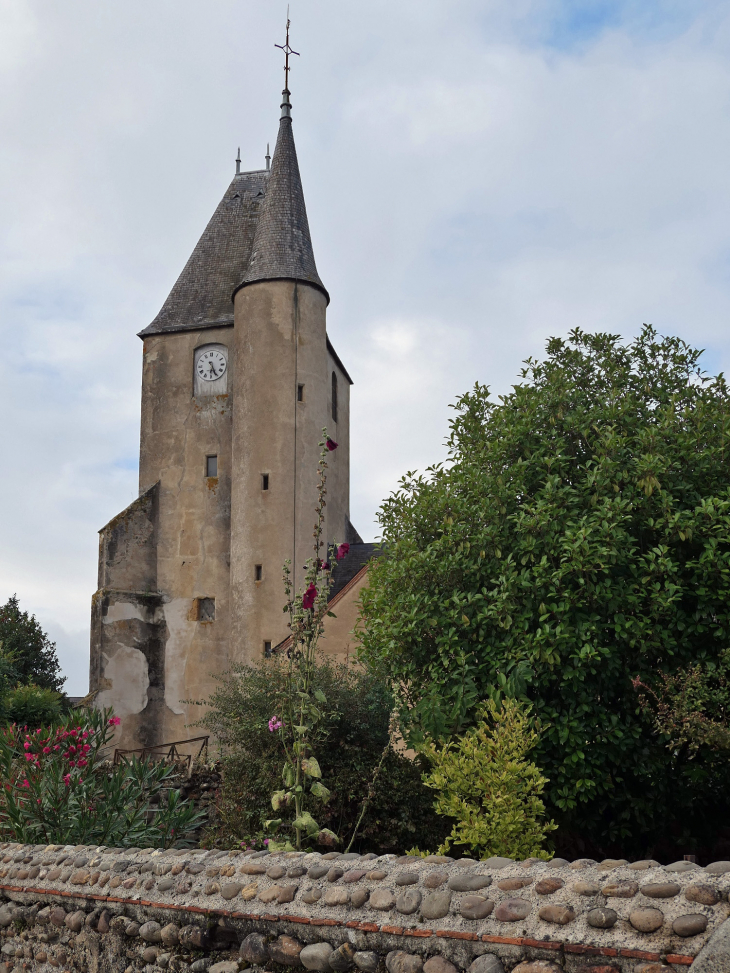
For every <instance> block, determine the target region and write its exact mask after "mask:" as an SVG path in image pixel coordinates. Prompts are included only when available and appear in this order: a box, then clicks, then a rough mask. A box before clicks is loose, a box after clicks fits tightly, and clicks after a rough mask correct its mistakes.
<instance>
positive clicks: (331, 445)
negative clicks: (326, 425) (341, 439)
mask: <svg viewBox="0 0 730 973" xmlns="http://www.w3.org/2000/svg"><path fill="white" fill-rule="evenodd" d="M327 449H328V450H329V451H330V453H331V452H333V451H334V450H335V449H337V443H336V442H335V441H334V439H330V438H329V436H328V437H327Z"/></svg>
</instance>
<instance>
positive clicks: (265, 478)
mask: <svg viewBox="0 0 730 973" xmlns="http://www.w3.org/2000/svg"><path fill="white" fill-rule="evenodd" d="M261 489H262V490H268V489H269V474H268V473H262V474H261Z"/></svg>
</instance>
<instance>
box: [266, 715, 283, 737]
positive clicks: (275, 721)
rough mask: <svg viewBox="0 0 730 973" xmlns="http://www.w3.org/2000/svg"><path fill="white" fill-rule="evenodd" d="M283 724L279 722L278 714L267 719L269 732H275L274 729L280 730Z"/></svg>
mask: <svg viewBox="0 0 730 973" xmlns="http://www.w3.org/2000/svg"><path fill="white" fill-rule="evenodd" d="M283 725H284V724H283V723H282V722H281V720H280V719H279V717H278V716H272V717H271V719H270V720H269V732H270V733H275V732H276V730H280V729H281V728H282V726H283Z"/></svg>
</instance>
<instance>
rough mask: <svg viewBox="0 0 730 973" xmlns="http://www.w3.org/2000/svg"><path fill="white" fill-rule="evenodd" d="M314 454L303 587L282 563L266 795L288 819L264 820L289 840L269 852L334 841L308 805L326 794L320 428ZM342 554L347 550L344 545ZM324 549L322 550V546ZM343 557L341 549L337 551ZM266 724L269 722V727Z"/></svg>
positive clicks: (327, 449) (327, 568) (328, 444)
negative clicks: (279, 677)
mask: <svg viewBox="0 0 730 973" xmlns="http://www.w3.org/2000/svg"><path fill="white" fill-rule="evenodd" d="M319 447H320V454H319V464H318V467H317V472H318V487H317V505H316V507H315V512H316V514H315V524H314V533H313V537H314V551H313V556H312V557H311V558H309V559H308V561H307V563H306V565H305V576H304V586H303V587H304V590H303V592H302V591H301V590H300V592H299V593H295V592H294V582H293V579H292V571H291V562H289V561H288V562H287V563H286V564H285V565H284V590H285V592H286V606H285V608H284V611H285V612H287V613H288V615H289V630H290V633H291V634H290V636H289V638H288V639H287V642H286V653H287V658H288V660H289V670H288V673H287V685H286V689H285V690H284V691H283V692H282V693H281V712H282V721H283V722H282V725H281V734H280V739H281V742H282V745H283V750H284V767H283V770H282V778H283V782H284V788H283V789H281V790H278V791H275V792H274V794H272V796H271V805H272V807H273V809H274V811H281V812H284V811H288V812H289V814H293V820H288V821H287V822H284V820H283V818H275V819H272V820H271V821H267V822H266V827H267V829H268V830H272V831H275V832H276V833H277V834H280V833H282V832H284V833H286V831H287V830H288V829H289V830H290V831H291V832H293V841H294V844H293V845H292V844H291V842H289V841H284V842H281V841H271V843H270V844H269V848H270V850H271V851H275V850H276V851H280V850H287V851H288V850H293V848H294V847H295V846H296V849H297V850H298V851H301V849H302V843H303V842H312V841H315V840H318V841H322V840H323V839H325V840H328V841H330V843H336V841H337V836H336V835H334V834H333V833H332V832H331V831H328V830H327V829H326V828H320V827H319V825H318V824H317V822H316V821H315V819H314V818H313V817H312V813H311V811H310V810H309V807H310V806H312V805H313V803H314V802H321V803H325V802H326V801H327V800H328V798H329V795H330V792H329V790H328V789H327V788H326V787H325V786H324V784H323V783H322V781H321V779H320V778H321V776H322V774H321V771H320V768H319V763H318V762H317V760H316V758H315V757H314V756H313V754H312V737H313V735H314V732H313V731H314V729H315V727H316V724H317V723H318V722H319V721H320V720H321V719H322V715H323V714H322V707H323V706H326V705H327V698H326V696H325V695H324V693H323V692H322V690H321V689H314V688H313V672H314V666H315V655H316V652H317V644H318V642H319V638H320V636H321V635H322V632H323V630H324V620H325V617H326V616H327V615H332V612H331V611H330V610H329V607H328V604H327V602H328V597H327V595H328V594H329V591H330V588H331V586H332V584H333V582H334V577H333V574H334V572H333V570H332V567H333V566H332V563H331V562H330V561H329V560H325V559H323V557H322V555H323V554H325V555H326V553H327V548H328V545H327V542H326V540H325V539H323V534H324V509H325V505H326V500H325V497H326V495H327V456H328V455H329V453H331V452H332V451H333V450H335V449H337V443H336V442H335V441H334V440H333V439H332V438H331V437H330V436H328V435H327V430H326V429H323V430H322V439H321V440H320V443H319ZM344 548H345V553H346V551H347V550H349V546H348V545H344ZM323 549H324V550H323ZM342 549H343V545H340V547H339V548H338V547H335V552H334V553H335V557H336V558H337V559H338V560H339V559H340V551H341V550H342ZM342 556H343V557H344V554H343V555H342ZM271 728H272V725H271V723H270V724H269V729H271Z"/></svg>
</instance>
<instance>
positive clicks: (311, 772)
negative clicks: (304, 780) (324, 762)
mask: <svg viewBox="0 0 730 973" xmlns="http://www.w3.org/2000/svg"><path fill="white" fill-rule="evenodd" d="M302 770H303V771H304V773H305V774H306V775H307V776H308V777H321V776H322V771H321V770H320V769H319V764H318V763H317V760H316V759H315V758H314V757H306V758H305V759H304V760H302Z"/></svg>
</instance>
